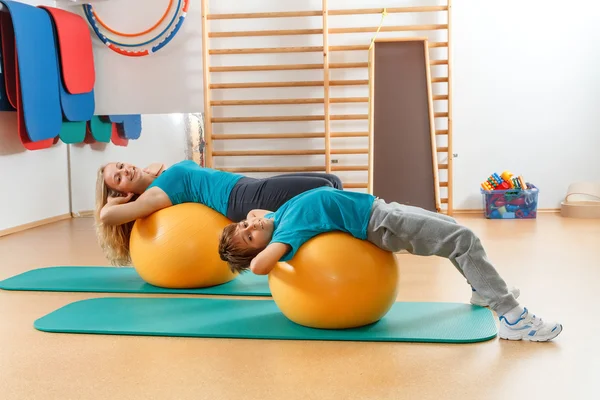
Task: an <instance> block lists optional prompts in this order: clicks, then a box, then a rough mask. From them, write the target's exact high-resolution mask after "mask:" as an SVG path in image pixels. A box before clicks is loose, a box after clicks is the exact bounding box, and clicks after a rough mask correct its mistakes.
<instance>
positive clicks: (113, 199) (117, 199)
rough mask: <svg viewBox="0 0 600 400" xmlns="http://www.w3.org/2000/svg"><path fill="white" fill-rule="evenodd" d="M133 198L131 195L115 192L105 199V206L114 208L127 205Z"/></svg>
mask: <svg viewBox="0 0 600 400" xmlns="http://www.w3.org/2000/svg"><path fill="white" fill-rule="evenodd" d="M132 197H133V193H119V192H115V193H112V194H110V195H109V196H108V198H107V199H106V205H109V206H114V205H118V204H125V203H129V201H130V200H131V198H132Z"/></svg>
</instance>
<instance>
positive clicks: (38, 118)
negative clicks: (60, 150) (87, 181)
mask: <svg viewBox="0 0 600 400" xmlns="http://www.w3.org/2000/svg"><path fill="white" fill-rule="evenodd" d="M0 3H1V4H3V5H4V7H5V8H6V10H8V13H9V14H10V17H11V19H12V25H13V31H14V36H15V47H16V59H17V63H16V66H17V68H18V74H17V76H18V78H19V79H18V81H17V85H18V86H19V87H20V89H18V91H20V96H21V100H20V102H19V104H18V106H19V107H20V106H21V104H20V103H21V102H22V108H23V110H22V115H23V120H24V127H25V129H26V133H27V136H28V137H29V139H30V140H31V142H38V141H44V140H48V139H49V140H51V141H53V139H54V138H55V137H57V136H58V135H59V133H60V130H61V126H62V111H61V103H60V94H59V89H58V79H59V76H60V74H59V71H58V64H57V62H56V53H55V51H56V50H55V41H54V32H53V26H52V20H51V18H50V15H49V14H48V13H47V12H46V11H44V10H42V9H41V8H38V7H34V6H30V5H27V4H23V3H19V2H15V1H8V0H0ZM5 57H6V54H5Z"/></svg>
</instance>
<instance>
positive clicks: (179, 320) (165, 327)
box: [34, 297, 497, 343]
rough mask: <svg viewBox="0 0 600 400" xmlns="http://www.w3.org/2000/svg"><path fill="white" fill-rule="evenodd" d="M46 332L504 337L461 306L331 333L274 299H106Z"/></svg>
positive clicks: (416, 309) (72, 307)
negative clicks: (292, 315) (288, 313)
mask: <svg viewBox="0 0 600 400" xmlns="http://www.w3.org/2000/svg"><path fill="white" fill-rule="evenodd" d="M34 327H35V328H36V329H38V330H40V331H46V332H60V333H87V334H106V335H138V336H177V337H204V338H247V339H280V340H284V339H288V340H337V341H374V342H436V343H472V342H481V341H485V340H490V339H492V338H494V337H495V336H496V334H497V328H496V324H495V320H494V317H493V314H492V312H491V311H490V310H488V309H486V308H483V307H478V306H472V305H470V304H460V303H433V302H432V303H417V302H415V303H411V302H406V303H404V302H399V303H395V304H394V306H393V307H392V309H391V310H390V311H389V312H388V314H386V316H385V317H384V318H383V319H381V320H380V321H379V322H377V323H375V324H372V325H369V326H365V327H361V328H356V329H344V330H324V329H312V328H306V327H303V326H300V325H298V324H295V323H293V322H291V321H290V320H288V319H287V318H286V317H285V316H284V315H283V314H282V313H281V312H280V311H279V308H278V307H277V305H276V304H275V302H274V301H273V300H236V299H207V298H119V297H117V298H111V297H107V298H99V299H90V300H82V301H77V302H74V303H71V304H68V305H66V306H64V307H62V308H60V309H58V310H56V311H54V312H52V313H50V314H48V315H46V316H44V317H42V318H40V319H38V320H36V321H35V323H34Z"/></svg>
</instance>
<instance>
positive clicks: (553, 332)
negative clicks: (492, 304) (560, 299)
mask: <svg viewBox="0 0 600 400" xmlns="http://www.w3.org/2000/svg"><path fill="white" fill-rule="evenodd" d="M561 332H562V325H561V324H559V323H556V322H545V321H544V320H542V319H541V318H540V317H536V316H535V315H534V314H530V313H529V310H527V308H525V311H523V313H522V314H521V316H520V317H519V319H517V321H516V322H514V323H511V322H510V321H508V320H507V319H506V318H505V317H504V316H502V317H500V329H499V332H498V336H499V337H500V338H501V339H507V340H529V341H532V342H546V341H549V340H552V339H554V338H555V337H557V336H558V335H559V334H560V333H561Z"/></svg>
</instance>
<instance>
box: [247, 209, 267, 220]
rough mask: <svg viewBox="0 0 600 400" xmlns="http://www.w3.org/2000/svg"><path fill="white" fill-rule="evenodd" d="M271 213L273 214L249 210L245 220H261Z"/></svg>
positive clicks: (265, 211)
mask: <svg viewBox="0 0 600 400" xmlns="http://www.w3.org/2000/svg"><path fill="white" fill-rule="evenodd" d="M271 212H273V211H269V210H260V209H255V210H251V211H250V212H249V213H248V216H247V218H252V217H254V218H262V217H264V216H265V215H267V214H268V213H271Z"/></svg>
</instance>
